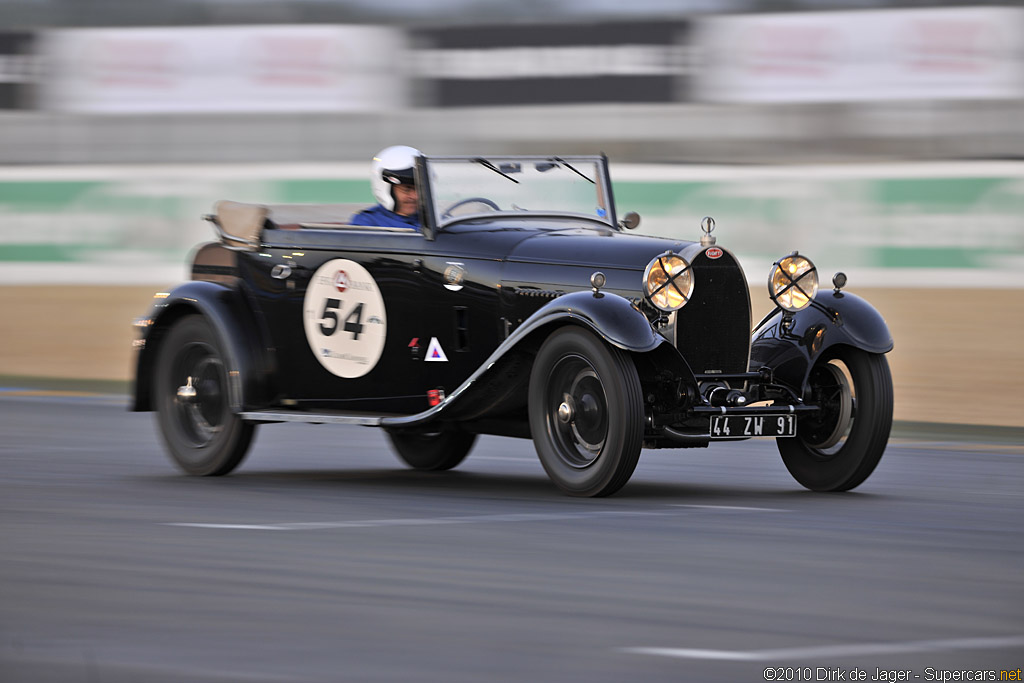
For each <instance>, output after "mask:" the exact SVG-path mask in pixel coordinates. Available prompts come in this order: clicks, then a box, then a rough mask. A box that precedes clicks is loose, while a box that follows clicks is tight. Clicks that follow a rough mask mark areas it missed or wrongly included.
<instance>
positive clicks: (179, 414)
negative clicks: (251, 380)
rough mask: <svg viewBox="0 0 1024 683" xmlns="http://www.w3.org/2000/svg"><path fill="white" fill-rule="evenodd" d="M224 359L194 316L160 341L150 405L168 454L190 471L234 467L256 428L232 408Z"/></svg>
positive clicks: (213, 471) (205, 327)
mask: <svg viewBox="0 0 1024 683" xmlns="http://www.w3.org/2000/svg"><path fill="white" fill-rule="evenodd" d="M223 359H224V354H223V352H222V351H221V349H220V346H219V344H218V341H217V338H216V335H215V334H214V332H213V330H212V329H211V328H210V325H209V323H208V322H206V320H204V319H203V318H202V316H198V315H190V316H187V317H184V318H182V319H181V320H179V321H177V322H176V323H174V326H173V327H171V330H170V331H169V332H168V334H167V337H166V338H165V339H164V340H163V342H162V343H161V345H160V350H159V353H158V357H157V363H156V381H155V382H154V383H153V386H154V392H155V396H154V400H153V404H154V405H155V406H156V410H157V421H158V424H159V425H160V433H161V434H162V435H163V438H164V442H165V443H166V444H167V449H168V451H169V452H170V455H171V458H172V459H173V460H174V462H175V463H176V464H177V465H178V466H179V467H180V468H181V469H183V470H184V471H185V472H187V473H188V474H195V475H201V476H216V475H221V474H227V473H228V472H230V471H231V470H233V469H235V467H237V466H238V464H239V463H240V462H242V459H243V458H244V457H245V453H246V451H247V450H248V448H249V444H250V443H251V441H252V436H253V432H254V431H255V428H256V426H255V424H253V423H251V422H245V421H244V420H242V419H241V418H239V417H238V416H237V415H235V414H234V413H233V412H232V411H231V407H230V405H229V402H228V374H227V369H226V368H225V367H224V360H223Z"/></svg>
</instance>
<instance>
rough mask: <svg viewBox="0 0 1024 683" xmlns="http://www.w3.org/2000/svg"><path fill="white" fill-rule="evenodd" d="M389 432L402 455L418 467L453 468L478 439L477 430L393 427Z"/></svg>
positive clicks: (397, 451) (409, 463)
mask: <svg viewBox="0 0 1024 683" xmlns="http://www.w3.org/2000/svg"><path fill="white" fill-rule="evenodd" d="M387 434H388V438H389V439H390V440H391V445H392V447H393V448H394V450H395V453H397V454H398V457H399V458H401V459H402V461H403V462H405V464H406V465H408V466H409V467H411V468H413V469H415V470H434V471H439V470H450V469H451V468H453V467H455V466H456V465H458V464H459V463H460V462H462V461H463V460H464V459H465V458H466V456H467V455H469V451H470V450H471V449H472V448H473V443H474V442H475V441H476V434H471V433H469V432H461V431H440V432H430V433H424V432H412V431H405V430H401V429H389V430H387Z"/></svg>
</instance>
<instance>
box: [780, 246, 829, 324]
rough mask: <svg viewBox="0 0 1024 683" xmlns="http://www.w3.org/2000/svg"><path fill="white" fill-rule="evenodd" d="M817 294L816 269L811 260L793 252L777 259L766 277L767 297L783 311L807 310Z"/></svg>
mask: <svg viewBox="0 0 1024 683" xmlns="http://www.w3.org/2000/svg"><path fill="white" fill-rule="evenodd" d="M817 293H818V269H817V268H815V267H814V264H813V263H811V260H810V259H808V258H806V257H804V256H800V255H799V254H797V253H796V252H793V253H792V254H790V255H789V256H787V257H785V258H782V259H779V260H778V261H777V262H776V263H775V265H774V266H772V271H771V273H769V275H768V295H769V296H770V297H771V298H772V301H774V302H775V303H777V304H778V305H779V306H780V307H781V308H782V309H783V310H786V311H790V312H795V311H799V310H802V309H804V308H807V306H808V305H810V303H811V300H812V299H813V298H814V295H815V294H817Z"/></svg>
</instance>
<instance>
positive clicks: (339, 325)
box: [302, 259, 387, 378]
mask: <svg viewBox="0 0 1024 683" xmlns="http://www.w3.org/2000/svg"><path fill="white" fill-rule="evenodd" d="M302 322H303V325H304V326H305V329H306V340H307V341H308V342H309V348H310V349H312V350H313V355H314V356H316V357H317V360H319V361H320V364H321V365H323V366H324V367H325V368H327V370H328V371H330V372H331V373H332V374H334V375H337V376H338V377H348V378H353V377H362V376H363V375H365V374H366V373H368V372H369V371H370V370H373V368H374V366H375V365H377V361H378V360H380V355H381V353H382V352H383V351H384V340H385V338H386V336H387V314H386V312H385V310H384V299H383V298H382V297H381V295H380V289H379V288H378V287H377V283H376V282H375V281H374V279H373V276H371V275H370V274H369V273H368V272H367V271H366V269H365V268H363V267H362V266H361V265H359V264H358V263H356V262H355V261H350V260H348V259H334V260H333V261H328V262H327V263H325V264H323V265H322V266H320V267H319V268H318V269H317V271H316V273H314V274H313V277H312V278H311V279H310V281H309V288H308V289H307V290H306V298H305V301H304V303H303V307H302Z"/></svg>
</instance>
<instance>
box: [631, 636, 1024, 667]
mask: <svg viewBox="0 0 1024 683" xmlns="http://www.w3.org/2000/svg"><path fill="white" fill-rule="evenodd" d="M1021 646H1024V636H1006V637H999V638H958V639H953V640H918V641H910V642H904V643H861V644H856V645H823V646H820V647H792V648H781V649H778V650H746V651H743V650H694V649H686V648H672V647H627V648H621V649H622V651H623V652H629V653H631V654H639V655H658V656H661V657H676V658H679V659H714V660H719V661H730V662H757V661H774V660H780V659H805V658H812V657H841V656H848V657H853V656H865V655H899V654H908V653H911V652H944V651H947V650H995V649H1001V648H1007V647H1021Z"/></svg>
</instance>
